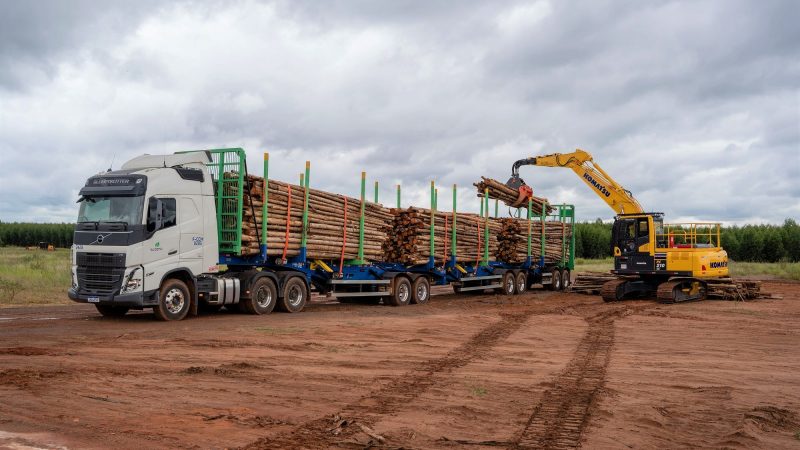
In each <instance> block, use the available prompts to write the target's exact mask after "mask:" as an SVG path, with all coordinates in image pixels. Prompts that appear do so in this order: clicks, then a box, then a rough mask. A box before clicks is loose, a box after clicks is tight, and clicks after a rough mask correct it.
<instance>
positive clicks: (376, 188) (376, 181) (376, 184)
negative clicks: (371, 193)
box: [375, 180, 378, 203]
mask: <svg viewBox="0 0 800 450" xmlns="http://www.w3.org/2000/svg"><path fill="white" fill-rule="evenodd" d="M375 203H378V180H375Z"/></svg>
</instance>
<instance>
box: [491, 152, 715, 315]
mask: <svg viewBox="0 0 800 450" xmlns="http://www.w3.org/2000/svg"><path fill="white" fill-rule="evenodd" d="M522 166H543V167H565V168H568V169H572V171H573V172H575V174H576V175H578V177H579V178H580V179H581V180H583V182H584V183H586V185H587V186H589V188H590V189H591V190H592V191H593V192H594V193H595V194H597V195H598V196H600V198H602V199H603V200H604V201H605V202H606V203H607V204H608V206H610V207H611V209H613V210H614V212H615V213H616V217H615V218H614V225H613V227H612V231H611V251H612V252H613V255H614V269H613V270H612V271H611V273H613V274H615V275H617V276H618V278H617V279H615V280H612V281H608V282H606V283H605V284H604V285H603V286H602V288H601V290H600V294H601V296H602V297H603V300H604V301H606V302H612V301H619V300H622V299H623V298H627V297H642V296H652V295H653V293H655V294H656V298H657V299H658V301H659V302H662V303H676V302H681V301H689V300H703V299H705V298H706V293H707V281H708V280H709V279H714V278H726V277H728V253H727V252H726V251H725V250H724V249H723V248H722V246H721V243H720V224H719V223H712V222H692V223H679V224H665V223H664V214H663V213H660V212H645V210H644V209H643V208H642V206H641V205H640V204H639V202H638V201H637V200H636V198H634V196H633V194H631V192H630V191H629V190H627V189H625V188H624V187H622V186H621V185H620V184H619V183H617V182H616V181H615V180H614V179H613V178H612V177H611V176H609V175H608V174H607V173H606V172H605V171H604V170H603V169H602V168H601V167H600V166H599V165H598V164H597V163H595V162H594V161H593V159H592V155H591V154H589V153H588V152H585V151H583V150H581V149H577V150H575V151H574V152H571V153H563V154H562V153H553V154H550V155H543V156H536V157H531V158H525V159H520V160H519V161H517V162H515V163H514V165H513V166H512V169H511V178H509V180H508V182H506V186H508V187H510V188H512V189H514V190H518V191H519V192H520V195H530V192H532V191H531V188H530V187H529V186H528V185H527V184H525V181H524V180H523V179H522V178H520V176H519V168H520V167H522Z"/></svg>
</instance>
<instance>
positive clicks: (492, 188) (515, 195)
mask: <svg viewBox="0 0 800 450" xmlns="http://www.w3.org/2000/svg"><path fill="white" fill-rule="evenodd" d="M473 186H475V187H476V188H477V189H478V197H483V195H484V194H485V193H486V190H487V189H488V190H489V198H491V199H498V200H500V201H502V202H503V203H505V204H506V205H508V206H511V207H514V208H516V207H517V206H518V205H517V202H518V201H520V194H519V191H516V190H514V189H511V188H510V187H508V186H506V185H505V184H503V183H501V182H499V181H497V180H493V179H491V178H486V177H481V181H479V182H477V183H473ZM531 199H532V202H531V215H534V216H538V215H541V214H542V208H546V211H545V212H546V213H547V214H550V213H551V212H553V207H552V206H550V204H549V203H548V201H547V199H546V198H542V197H536V196H535V195H534V196H533V197H532V198H531ZM519 206H520V207H522V208H526V209H527V208H528V201H527V199H524V200H523V204H522V205H519Z"/></svg>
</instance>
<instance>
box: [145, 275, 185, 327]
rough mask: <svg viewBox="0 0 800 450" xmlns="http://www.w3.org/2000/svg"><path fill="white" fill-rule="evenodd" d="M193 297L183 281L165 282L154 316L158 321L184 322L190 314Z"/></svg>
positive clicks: (171, 280)
mask: <svg viewBox="0 0 800 450" xmlns="http://www.w3.org/2000/svg"><path fill="white" fill-rule="evenodd" d="M191 304H192V297H191V294H189V288H188V287H186V283H184V282H183V281H181V280H176V279H169V280H166V281H164V284H162V285H161V289H159V292H158V305H156V306H154V307H153V314H155V316H156V318H157V319H158V320H164V321H169V320H182V319H183V318H184V317H186V314H188V313H189V307H190V306H191Z"/></svg>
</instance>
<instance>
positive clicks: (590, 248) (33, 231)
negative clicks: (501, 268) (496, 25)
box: [0, 219, 800, 262]
mask: <svg viewBox="0 0 800 450" xmlns="http://www.w3.org/2000/svg"><path fill="white" fill-rule="evenodd" d="M73 232H74V225H73V224H70V223H17V222H12V223H9V222H0V246H6V245H13V246H21V247H26V246H32V245H38V244H39V243H40V242H46V243H48V244H53V245H55V246H56V247H69V246H71V245H72V235H73ZM722 246H723V247H724V248H725V250H726V251H727V252H728V257H729V258H730V259H732V260H734V261H753V262H778V261H791V262H798V261H800V225H798V224H797V221H795V220H794V219H786V221H785V222H784V223H783V225H744V226H732V227H723V228H722ZM608 256H611V224H610V223H603V222H602V221H600V220H597V221H595V222H582V223H576V224H575V257H577V258H590V259H597V258H606V257H608Z"/></svg>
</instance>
